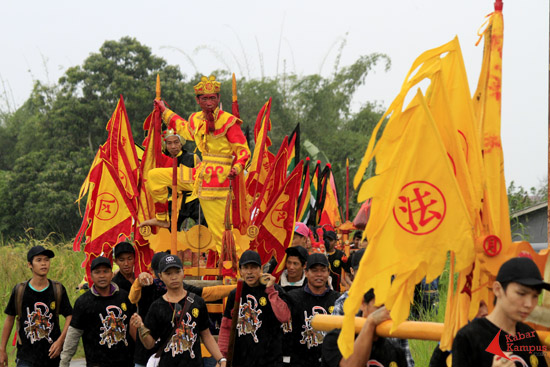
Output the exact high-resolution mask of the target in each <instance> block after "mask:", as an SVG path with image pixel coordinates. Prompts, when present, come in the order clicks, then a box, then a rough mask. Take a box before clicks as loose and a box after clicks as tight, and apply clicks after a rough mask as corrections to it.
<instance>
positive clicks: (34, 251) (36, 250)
mask: <svg viewBox="0 0 550 367" xmlns="http://www.w3.org/2000/svg"><path fill="white" fill-rule="evenodd" d="M38 255H46V256H47V257H49V258H50V259H51V258H52V257H55V254H54V253H53V251H52V250H48V249H46V248H44V246H40V245H38V246H34V247H31V249H30V250H29V252H27V261H28V262H30V263H32V258H33V257H35V256H38Z"/></svg>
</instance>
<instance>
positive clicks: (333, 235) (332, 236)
mask: <svg viewBox="0 0 550 367" xmlns="http://www.w3.org/2000/svg"><path fill="white" fill-rule="evenodd" d="M323 237H324V239H326V240H336V239H338V236H337V235H336V232H334V231H326V232H325V234H324V235H323Z"/></svg>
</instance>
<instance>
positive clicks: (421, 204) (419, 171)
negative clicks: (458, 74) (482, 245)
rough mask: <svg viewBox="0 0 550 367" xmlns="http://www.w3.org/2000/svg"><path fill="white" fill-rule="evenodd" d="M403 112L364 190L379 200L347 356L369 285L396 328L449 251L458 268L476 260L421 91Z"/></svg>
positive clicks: (348, 321) (350, 312) (348, 311)
mask: <svg viewBox="0 0 550 367" xmlns="http://www.w3.org/2000/svg"><path fill="white" fill-rule="evenodd" d="M400 116H401V118H407V119H408V123H407V124H397V123H396V124H393V125H391V126H390V125H388V126H387V127H386V129H385V131H384V134H383V135H382V137H381V141H382V140H383V139H385V137H386V134H388V136H391V137H395V136H397V135H398V133H397V131H389V130H388V129H390V128H391V129H394V128H401V127H402V126H405V129H404V131H403V130H402V129H401V130H400V134H399V135H400V139H399V141H398V144H397V145H396V148H395V150H394V151H393V152H391V154H384V155H380V156H379V155H378V154H377V155H375V158H376V161H377V169H376V176H375V177H373V178H371V179H369V180H368V181H366V182H365V183H364V184H363V185H362V187H361V189H360V192H359V195H360V196H362V197H365V196H367V197H372V198H373V204H372V209H371V216H370V220H369V222H368V224H367V227H366V229H365V231H366V235H367V237H368V238H369V246H368V247H367V250H366V252H365V255H364V256H363V258H362V260H361V264H360V267H359V271H358V273H357V275H356V278H355V280H354V282H353V284H352V287H351V289H350V293H349V298H348V299H347V301H346V303H345V304H344V314H345V319H344V325H343V328H342V334H341V336H340V339H339V341H338V344H339V347H340V350H341V351H342V354H343V356H344V357H345V358H347V357H349V355H350V354H351V353H352V352H353V340H354V315H355V314H356V313H357V310H358V309H359V306H360V304H361V300H362V297H363V294H364V293H365V292H366V291H367V290H368V289H370V288H374V291H375V294H376V303H377V304H385V305H386V307H387V308H388V309H389V310H391V316H392V319H393V320H394V326H393V328H394V329H395V328H396V327H397V325H398V324H399V323H401V322H402V321H404V320H405V319H406V318H407V316H408V314H409V307H410V303H411V301H412V299H413V293H414V286H415V285H416V284H417V283H418V282H420V281H421V280H422V278H424V277H426V278H427V281H431V280H433V279H434V278H435V277H437V276H438V275H439V274H440V273H441V272H442V270H443V268H444V266H445V262H446V259H447V252H448V251H453V252H454V253H455V258H456V268H457V271H460V270H462V269H464V268H466V267H467V266H469V265H470V264H471V263H472V262H473V260H474V241H473V229H472V223H471V220H470V216H469V215H468V210H467V208H466V205H465V203H464V201H463V199H462V195H461V193H460V189H459V187H458V184H457V182H456V179H455V176H454V172H453V169H452V168H451V165H450V162H449V158H448V156H447V152H446V150H445V147H444V146H443V144H442V139H441V136H440V134H439V132H438V130H437V127H436V125H435V122H434V121H433V118H432V116H431V113H430V111H429V108H428V106H427V104H426V101H425V99H424V97H423V95H422V93H421V92H420V91H418V93H417V94H416V96H415V97H414V99H413V101H412V102H411V103H410V105H409V107H408V108H407V109H406V110H405V111H403V113H401V114H400ZM381 167H382V168H381ZM392 277H393V281H392Z"/></svg>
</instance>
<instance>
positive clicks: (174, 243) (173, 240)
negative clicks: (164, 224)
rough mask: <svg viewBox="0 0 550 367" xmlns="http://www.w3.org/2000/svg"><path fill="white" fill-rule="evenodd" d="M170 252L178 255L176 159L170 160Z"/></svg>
mask: <svg viewBox="0 0 550 367" xmlns="http://www.w3.org/2000/svg"><path fill="white" fill-rule="evenodd" d="M170 230H171V233H170V252H171V253H172V255H177V254H178V157H174V158H172V223H171V229H170Z"/></svg>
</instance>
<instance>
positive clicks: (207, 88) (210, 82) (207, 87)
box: [193, 75, 221, 96]
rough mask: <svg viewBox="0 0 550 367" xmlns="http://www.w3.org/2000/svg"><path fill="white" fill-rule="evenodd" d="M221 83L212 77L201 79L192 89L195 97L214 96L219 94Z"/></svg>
mask: <svg viewBox="0 0 550 367" xmlns="http://www.w3.org/2000/svg"><path fill="white" fill-rule="evenodd" d="M220 87H221V83H220V82H217V81H216V77H215V76H214V75H210V76H209V77H208V78H207V77H206V76H203V77H201V81H200V82H199V83H198V84H197V85H195V86H194V87H193V89H195V94H196V95H197V96H199V95H201V94H214V93H220Z"/></svg>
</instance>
